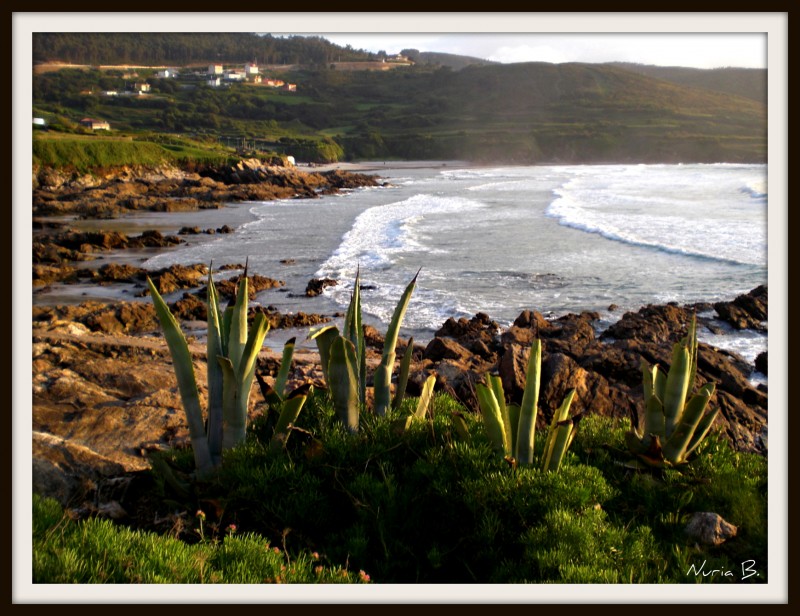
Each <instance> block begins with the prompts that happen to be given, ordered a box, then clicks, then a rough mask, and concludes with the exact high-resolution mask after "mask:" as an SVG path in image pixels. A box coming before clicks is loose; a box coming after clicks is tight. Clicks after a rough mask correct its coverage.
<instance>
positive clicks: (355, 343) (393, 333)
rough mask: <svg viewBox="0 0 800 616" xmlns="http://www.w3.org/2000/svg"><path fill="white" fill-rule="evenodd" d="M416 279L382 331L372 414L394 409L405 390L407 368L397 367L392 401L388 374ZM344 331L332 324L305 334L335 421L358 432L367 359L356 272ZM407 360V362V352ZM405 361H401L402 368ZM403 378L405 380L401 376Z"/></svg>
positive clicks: (392, 364) (364, 404) (363, 400)
mask: <svg viewBox="0 0 800 616" xmlns="http://www.w3.org/2000/svg"><path fill="white" fill-rule="evenodd" d="M417 276H419V272H417V274H416V275H415V276H414V278H413V279H412V280H411V282H410V283H409V284H408V286H407V287H406V288H405V290H404V291H403V294H402V296H401V297H400V301H399V302H398V303H397V306H396V307H395V310H394V314H393V315H392V319H391V321H390V323H389V329H388V330H387V332H386V339H385V340H384V343H383V353H382V355H381V363H380V364H379V365H378V367H377V368H376V369H375V374H374V376H373V389H374V397H375V409H374V411H375V414H376V415H379V416H384V415H386V412H387V410H388V409H389V408H390V406H392V407H394V408H396V407H397V406H399V404H400V401H402V395H403V394H402V392H401V388H402V389H403V390H405V383H406V382H407V381H408V367H407V366H406V367H405V369H403V367H402V366H401V378H400V382H399V383H398V388H397V392H396V395H395V398H394V400H392V390H391V381H392V371H393V369H394V362H395V357H396V348H397V339H398V336H399V333H400V324H401V322H402V320H403V317H404V316H405V313H406V310H407V309H408V304H409V302H410V301H411V295H412V293H413V292H414V289H415V287H416V284H417ZM343 329H344V331H343V332H342V333H340V332H339V328H338V327H336V325H327V326H324V327H322V328H320V329H317V330H314V331H312V332H311V334H310V335H309V338H310V339H313V340H316V343H317V348H318V350H319V355H320V362H321V364H322V373H323V377H324V378H325V382H326V383H327V385H328V389H329V390H330V392H331V397H332V398H333V404H334V408H335V409H336V413H337V416H338V417H339V420H340V421H341V422H342V423H343V424H344V426H345V427H346V428H347V429H348V430H350V431H351V432H357V431H358V420H359V413H360V412H361V409H364V408H365V407H366V389H367V359H366V346H365V343H364V328H363V321H362V316H361V275H360V272H357V273H356V279H355V283H354V288H353V295H352V297H351V299H350V305H349V306H348V309H347V314H346V316H345V321H344V328H343ZM406 355H408V361H410V360H411V357H410V353H406ZM405 363H406V360H405V357H404V361H403V362H402V364H403V365H405ZM403 375H405V377H403Z"/></svg>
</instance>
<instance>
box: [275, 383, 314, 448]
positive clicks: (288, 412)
mask: <svg viewBox="0 0 800 616" xmlns="http://www.w3.org/2000/svg"><path fill="white" fill-rule="evenodd" d="M309 395H311V394H310V393H309ZM307 398H308V396H307V395H302V394H301V395H297V396H293V397H291V398H287V399H286V400H284V401H283V407H282V409H281V414H280V415H279V416H278V421H277V423H276V424H275V429H274V431H273V435H272V441H271V442H272V443H280V444H281V445H285V444H286V439H287V438H288V432H289V429H290V427H291V426H292V425H293V424H294V422H295V421H297V418H298V417H299V416H300V411H301V410H303V405H304V404H305V403H306V399H307Z"/></svg>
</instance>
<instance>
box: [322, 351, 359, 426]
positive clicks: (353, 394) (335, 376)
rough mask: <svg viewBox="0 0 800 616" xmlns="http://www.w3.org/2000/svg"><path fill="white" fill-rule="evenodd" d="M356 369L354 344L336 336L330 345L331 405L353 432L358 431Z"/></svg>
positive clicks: (329, 385) (340, 419) (329, 383)
mask: <svg viewBox="0 0 800 616" xmlns="http://www.w3.org/2000/svg"><path fill="white" fill-rule="evenodd" d="M357 370H358V368H357V360H356V349H355V346H354V345H353V343H352V342H350V341H349V340H348V339H347V338H345V337H344V336H337V338H336V339H335V340H334V341H333V342H332V343H331V345H330V362H329V365H328V375H329V377H330V381H329V382H328V388H329V389H330V391H331V397H332V398H333V407H334V409H335V410H336V415H337V416H338V417H339V421H341V422H342V424H343V425H344V426H345V428H347V430H349V431H350V432H353V433H355V432H358V415H359V401H358V373H357Z"/></svg>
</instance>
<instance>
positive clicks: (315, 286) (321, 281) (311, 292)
mask: <svg viewBox="0 0 800 616" xmlns="http://www.w3.org/2000/svg"><path fill="white" fill-rule="evenodd" d="M337 284H339V283H338V281H336V280H333V279H332V278H312V279H311V280H309V281H308V284H307V285H306V296H308V297H316V296H317V295H319V294H321V293H322V291H323V289H325V288H326V287H333V286H336V285H337Z"/></svg>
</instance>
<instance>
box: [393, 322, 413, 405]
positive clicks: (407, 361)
mask: <svg viewBox="0 0 800 616" xmlns="http://www.w3.org/2000/svg"><path fill="white" fill-rule="evenodd" d="M413 355H414V339H413V338H409V340H408V345H407V346H406V352H405V353H403V359H401V360H400V374H399V376H398V378H397V389H395V392H394V398H392V408H393V409H399V408H400V405H401V404H402V403H403V398H404V397H405V394H406V388H407V387H408V373H409V371H410V370H411V358H412V356H413Z"/></svg>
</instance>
